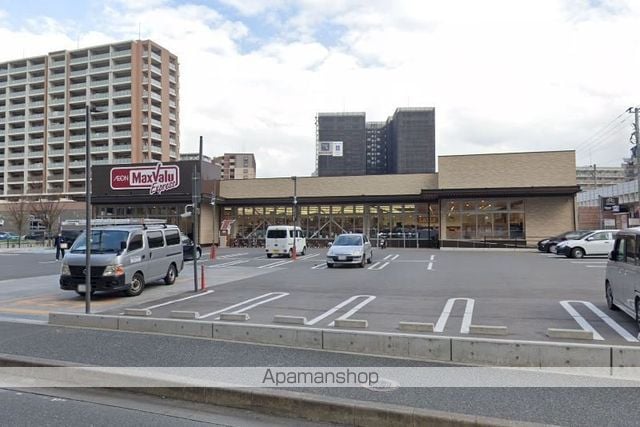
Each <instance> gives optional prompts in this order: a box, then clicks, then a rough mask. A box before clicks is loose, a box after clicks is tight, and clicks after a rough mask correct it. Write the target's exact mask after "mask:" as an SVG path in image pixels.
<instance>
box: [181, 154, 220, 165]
mask: <svg viewBox="0 0 640 427" xmlns="http://www.w3.org/2000/svg"><path fill="white" fill-rule="evenodd" d="M198 159H200V153H180V160H198ZM202 161H203V162H207V163H213V159H212V158H211V157H209V156H205V155H204V154H203V155H202Z"/></svg>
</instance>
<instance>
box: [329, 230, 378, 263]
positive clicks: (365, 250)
mask: <svg viewBox="0 0 640 427" xmlns="http://www.w3.org/2000/svg"><path fill="white" fill-rule="evenodd" d="M372 258H373V249H372V248H371V242H370V241H369V239H368V238H367V236H366V235H364V234H360V233H349V234H341V235H339V236H338V237H336V240H334V242H333V244H332V245H331V247H330V248H329V251H328V252H327V267H329V268H332V267H333V266H334V265H337V264H356V265H358V266H360V267H364V264H365V262H366V263H369V264H371V260H372Z"/></svg>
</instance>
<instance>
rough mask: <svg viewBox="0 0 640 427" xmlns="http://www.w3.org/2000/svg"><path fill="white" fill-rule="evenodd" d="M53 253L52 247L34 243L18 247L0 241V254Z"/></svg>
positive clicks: (15, 244) (12, 243)
mask: <svg viewBox="0 0 640 427" xmlns="http://www.w3.org/2000/svg"><path fill="white" fill-rule="evenodd" d="M54 251H55V248H54V247H53V246H43V245H40V244H35V243H22V244H20V246H18V243H14V242H11V243H9V244H7V242H5V241H2V240H0V253H2V252H12V253H29V252H32V253H49V252H54Z"/></svg>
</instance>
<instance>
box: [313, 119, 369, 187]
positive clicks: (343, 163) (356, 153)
mask: <svg viewBox="0 0 640 427" xmlns="http://www.w3.org/2000/svg"><path fill="white" fill-rule="evenodd" d="M365 125H366V124H365V113H319V114H318V116H317V117H316V132H317V135H316V138H317V141H341V142H342V156H341V157H331V156H318V157H317V160H318V175H319V176H341V175H365V174H366V169H367V163H366V142H365V141H366V129H365Z"/></svg>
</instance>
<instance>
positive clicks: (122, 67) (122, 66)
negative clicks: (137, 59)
mask: <svg viewBox="0 0 640 427" xmlns="http://www.w3.org/2000/svg"><path fill="white" fill-rule="evenodd" d="M130 68H131V63H129V62H128V63H126V64H118V65H114V66H113V67H111V69H112V70H114V71H117V70H128V69H130Z"/></svg>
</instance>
